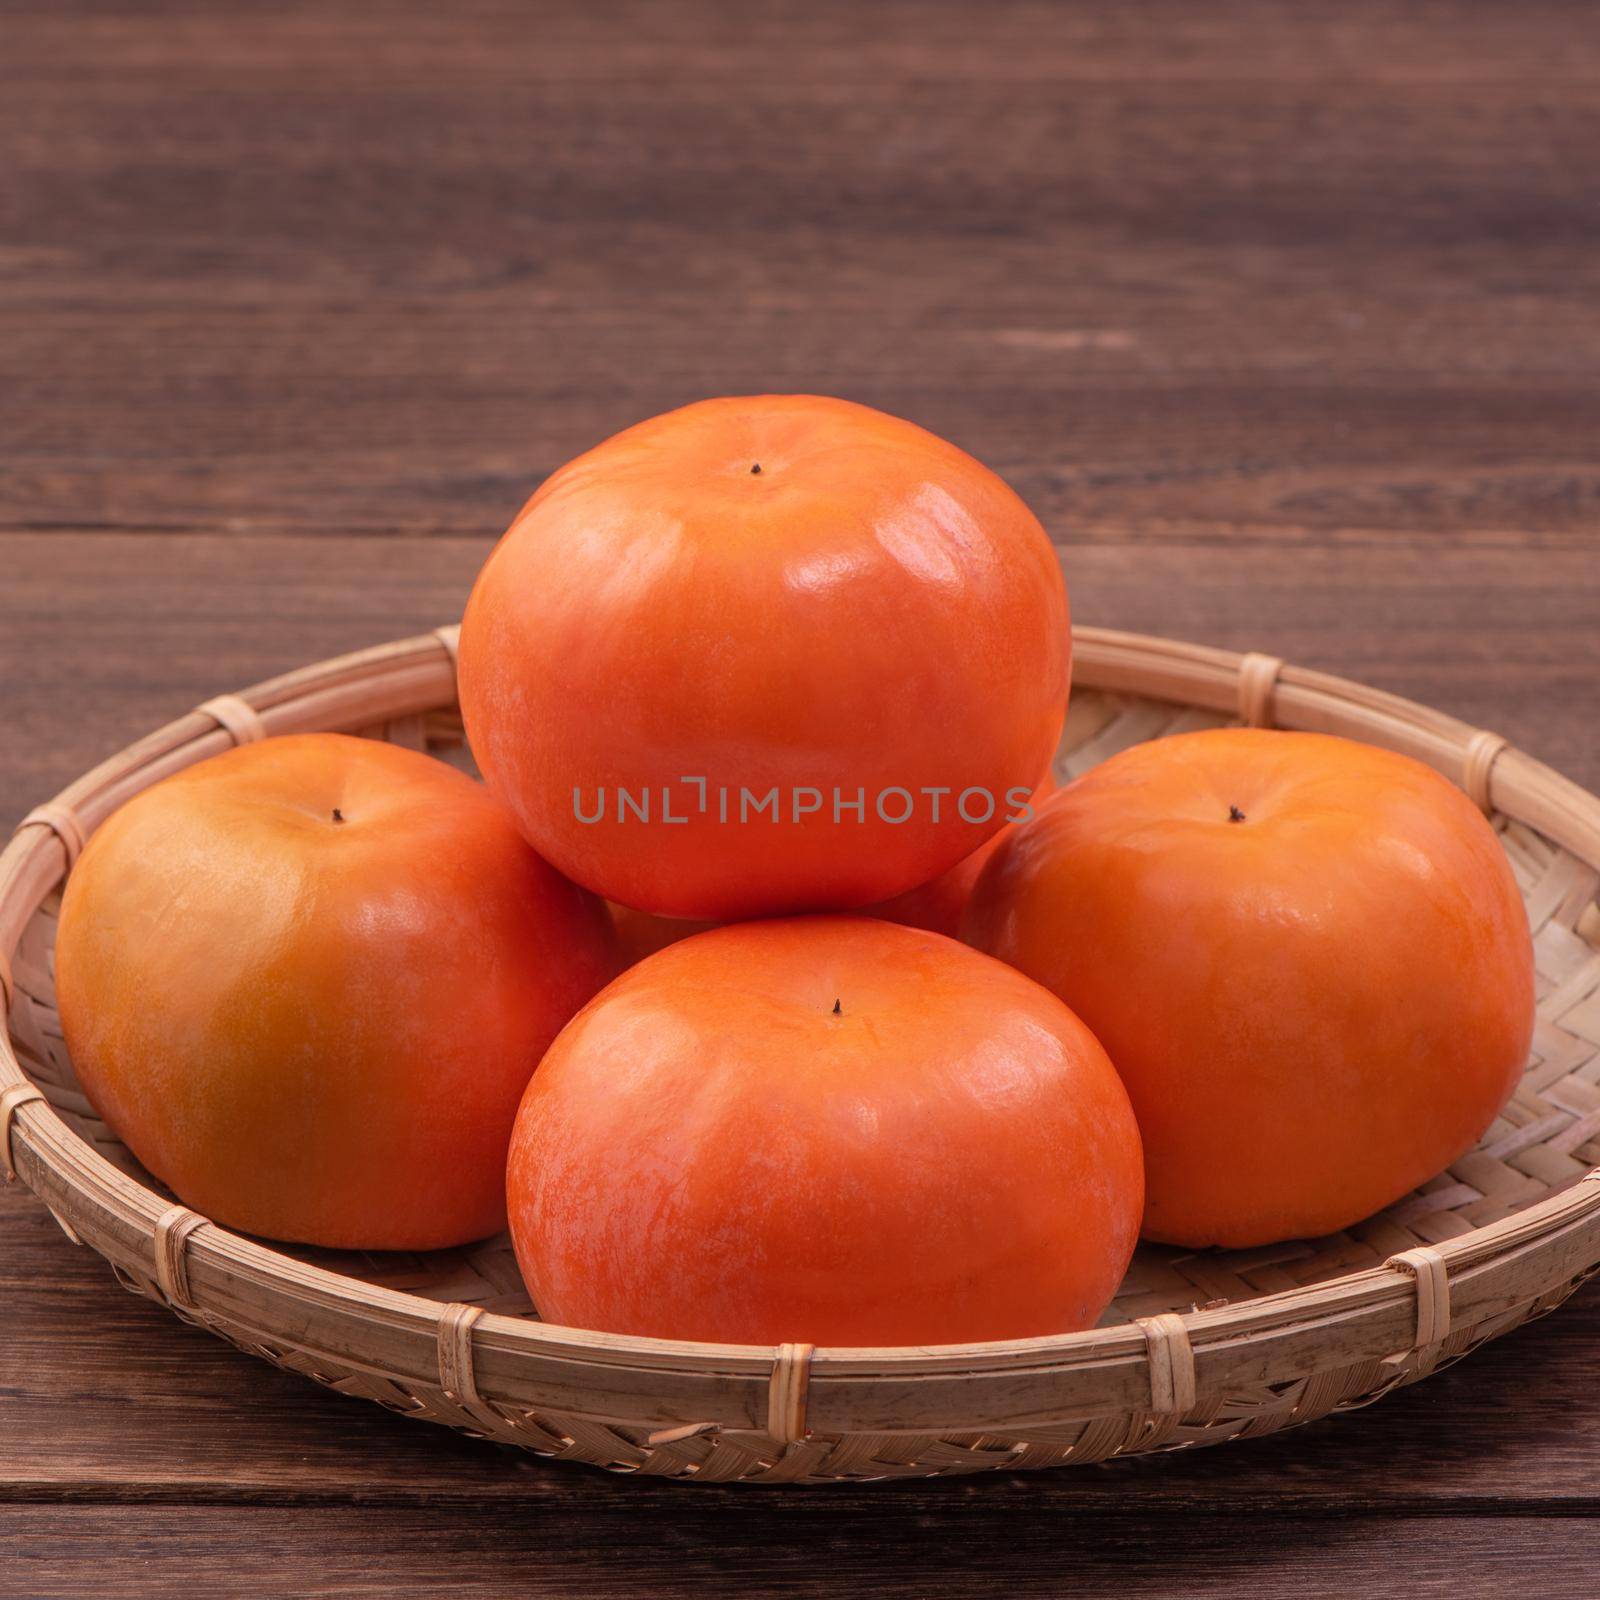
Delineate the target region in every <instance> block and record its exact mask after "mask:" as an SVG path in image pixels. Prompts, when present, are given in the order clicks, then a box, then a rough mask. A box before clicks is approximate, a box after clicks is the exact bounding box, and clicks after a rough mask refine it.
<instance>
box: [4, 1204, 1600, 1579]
mask: <svg viewBox="0 0 1600 1600" xmlns="http://www.w3.org/2000/svg"><path fill="white" fill-rule="evenodd" d="M0 1297H3V1299H4V1303H5V1313H6V1334H5V1344H4V1348H5V1370H4V1373H3V1375H0V1528H3V1527H4V1526H5V1524H6V1522H7V1520H8V1518H9V1515H10V1513H9V1512H8V1511H7V1510H6V1509H5V1505H6V1503H8V1502H9V1503H13V1504H25V1503H30V1502H33V1503H37V1502H82V1501H111V1502H117V1503H123V1502H139V1503H157V1504H159V1503H163V1502H165V1503H175V1504H195V1503H202V1502H228V1503H282V1504H293V1505H307V1506H314V1505H340V1504H356V1503H360V1504H387V1505H394V1506H438V1505H446V1504H448V1505H461V1506H465V1507H471V1506H474V1505H480V1504H486V1503H489V1502H495V1503H501V1504H506V1505H512V1504H514V1505H515V1506H516V1507H517V1508H518V1510H519V1514H520V1512H521V1511H522V1510H524V1509H525V1510H527V1511H528V1512H529V1513H530V1514H532V1513H534V1512H536V1511H537V1510H540V1509H543V1510H546V1511H550V1512H554V1511H556V1510H558V1509H563V1508H564V1509H565V1510H567V1511H571V1512H574V1513H576V1512H577V1511H578V1510H580V1509H584V1508H586V1509H587V1510H589V1511H592V1512H593V1514H594V1515H597V1516H598V1515H601V1514H603V1513H604V1514H609V1513H611V1512H614V1513H616V1514H617V1515H628V1514H634V1513H636V1514H637V1515H639V1516H641V1517H645V1518H653V1517H659V1518H670V1517H672V1516H674V1515H675V1514H676V1512H677V1511H678V1510H680V1509H681V1510H683V1511H685V1512H686V1513H692V1514H700V1513H706V1514H714V1513H713V1512H711V1510H710V1509H709V1508H720V1509H721V1510H722V1511H724V1512H731V1511H734V1510H735V1509H736V1508H745V1509H746V1510H747V1511H748V1513H749V1514H750V1515H754V1516H757V1517H761V1518H766V1517H768V1516H769V1515H780V1514H781V1513H779V1511H778V1507H779V1504H780V1502H786V1501H789V1500H791V1499H796V1498H798V1499H810V1500H812V1501H813V1502H814V1503H815V1504H817V1505H819V1506H822V1505H826V1506H827V1507H829V1508H830V1514H831V1513H841V1514H843V1513H848V1514H849V1515H852V1516H854V1515H863V1514H866V1508H870V1507H873V1506H878V1505H882V1504H885V1503H887V1504H889V1505H892V1506H893V1507H894V1510H893V1511H892V1513H891V1512H886V1513H885V1514H886V1515H893V1516H895V1517H898V1518H903V1519H906V1520H907V1521H908V1522H913V1521H916V1520H918V1519H926V1518H941V1519H942V1518H944V1517H946V1516H947V1515H949V1516H953V1515H955V1514H956V1508H957V1506H958V1505H959V1506H960V1507H961V1508H962V1510H961V1511H960V1515H961V1516H963V1517H965V1516H967V1515H969V1514H970V1506H971V1503H972V1501H973V1499H974V1496H975V1492H976V1490H975V1485H976V1483H977V1480H973V1479H946V1480H942V1481H918V1482H910V1483H904V1484H899V1485H895V1486H886V1485H868V1486H861V1487H848V1488H830V1489H827V1490H822V1491H805V1490H802V1491H793V1492H791V1493H790V1494H783V1493H777V1492H774V1493H767V1492H765V1491H753V1490H751V1489H749V1488H747V1487H739V1486H734V1487H730V1488H710V1487H706V1488H688V1487H685V1486H682V1485H675V1484H668V1483H661V1482H658V1481H654V1480H649V1479H632V1478H624V1477H617V1476H613V1475H610V1474H607V1473H603V1472H600V1471H598V1470H595V1469H592V1468H587V1467H579V1466H572V1465H567V1464H561V1463H552V1462H544V1461H539V1460H537V1459H535V1458H533V1457H530V1456H527V1455H525V1454H522V1453H519V1452H516V1451H513V1450H509V1449H503V1448H500V1447H497V1446H491V1445H485V1444H480V1443H477V1442H475V1441H473V1440H469V1439H466V1438H463V1437H460V1436H458V1435H456V1434H453V1433H451V1432H449V1431H448V1430H446V1429H443V1428H436V1427H431V1426H427V1425H423V1424H420V1423H415V1422H411V1421H408V1420H406V1419H405V1418H402V1417H398V1416H394V1415H392V1414H390V1413H388V1412H386V1411H383V1410H382V1409H380V1408H379V1407H377V1406H374V1405H370V1404H366V1403H363V1402H359V1401H354V1400H347V1399H344V1398H343V1397H341V1396H337V1395H333V1394H330V1393H328V1392H326V1391H324V1390H321V1389H318V1388H316V1387H315V1386H314V1385H312V1384H310V1383H309V1382H307V1381H306V1380H304V1379H302V1378H299V1377H296V1376H293V1375H291V1374H287V1373H283V1372H279V1371H276V1370H275V1369H273V1368H271V1367H269V1366H266V1365H265V1364H263V1363H261V1362H259V1361H256V1360H254V1359H253V1358H251V1357H249V1356H246V1355H243V1354H242V1353H240V1352H239V1351H237V1350H234V1349H233V1348H232V1347H231V1346H229V1345H226V1344H224V1343H223V1342H221V1341H220V1340H217V1339H214V1338H212V1337H211V1336H210V1335H208V1334H205V1333H203V1332H200V1331H198V1330H196V1329H193V1328H189V1327H186V1326H184V1325H183V1324H181V1323H179V1322H177V1321H176V1319H174V1318H173V1317H171V1316H170V1315H169V1314H168V1313H166V1312H164V1311H162V1310H160V1309H159V1308H158V1307H156V1306H154V1305H152V1304H150V1303H149V1302H148V1301H144V1300H140V1299H137V1298H135V1297H134V1296H132V1295H128V1294H126V1293H124V1292H123V1291H122V1290H120V1289H119V1288H118V1287H117V1286H116V1284H115V1282H114V1280H113V1279H112V1277H111V1274H110V1272H109V1269H107V1268H106V1266H105V1265H104V1263H103V1262H101V1261H100V1260H99V1258H98V1257H96V1256H94V1255H92V1254H91V1253H90V1252H88V1251H85V1250H81V1249H76V1248H74V1247H73V1246H72V1245H70V1244H69V1243H68V1242H67V1241H66V1239H65V1238H64V1237H63V1236H62V1235H61V1234H60V1233H59V1232H58V1230H57V1229H56V1225H55V1223H54V1222H53V1221H52V1220H51V1219H50V1217H49V1215H48V1214H47V1213H46V1212H45V1211H44V1210H43V1209H42V1208H41V1207H39V1206H38V1205H37V1204H35V1203H33V1202H32V1201H31V1200H30V1199H29V1198H28V1197H27V1196H25V1195H14V1194H13V1195H7V1196H6V1198H5V1201H4V1202H3V1203H0ZM1597 1434H1600V1289H1594V1288H1591V1289H1588V1290H1585V1291H1581V1292H1580V1294H1579V1295H1578V1297H1576V1298H1575V1299H1574V1300H1573V1301H1572V1302H1570V1303H1569V1304H1568V1305H1567V1306H1566V1307H1564V1308H1563V1309H1562V1310H1561V1311H1559V1312H1557V1313H1556V1314H1554V1315H1552V1316H1550V1317H1548V1318H1545V1319H1544V1320H1543V1321H1541V1322H1538V1323H1535V1324H1532V1325H1530V1326H1528V1327H1525V1328H1523V1329H1521V1330H1519V1331H1518V1332H1517V1333H1515V1334H1512V1335H1510V1336H1508V1337H1507V1338H1506V1339H1503V1340H1501V1341H1499V1342H1498V1343H1496V1344H1493V1345H1490V1346H1488V1347H1487V1348H1486V1349H1484V1350H1481V1351H1479V1352H1478V1353H1476V1354H1475V1355H1473V1356H1472V1357H1470V1358H1469V1359H1468V1360H1467V1361H1465V1362H1463V1363H1461V1364H1459V1365H1458V1366H1455V1367H1453V1368H1451V1369H1450V1370H1449V1371H1447V1372H1443V1373H1440V1374H1439V1375H1437V1376H1436V1377H1434V1378H1431V1379H1429V1380H1428V1381H1427V1382H1426V1383H1423V1384H1420V1385H1417V1386H1415V1387H1413V1388H1410V1389H1407V1390H1404V1391H1402V1392H1400V1393H1398V1394H1396V1395H1393V1396H1391V1397H1389V1398H1388V1399H1386V1400H1384V1401H1383V1402H1381V1403H1380V1404H1378V1405H1376V1406H1374V1407H1371V1408H1370V1409H1368V1410H1365V1411H1362V1412H1359V1413H1356V1414H1353V1415H1351V1416H1348V1417H1342V1418H1336V1419H1332V1420H1329V1421H1326V1422H1322V1423H1318V1424H1315V1425H1313V1426H1311V1427H1309V1428H1305V1429H1300V1430H1296V1431H1294V1432H1290V1433H1285V1434H1281V1435H1278V1436H1276V1437H1273V1438H1269V1439H1265V1440H1259V1441H1256V1442H1254V1443H1250V1444H1236V1445H1226V1446H1222V1447H1219V1448H1217V1449H1211V1450H1201V1451H1193V1452H1189V1453H1186V1454H1178V1455H1172V1456H1162V1457H1145V1458H1141V1459H1138V1460H1131V1461H1122V1462H1115V1463H1111V1464H1109V1465H1106V1466H1101V1467H1088V1468H1081V1469H1073V1468H1068V1469H1064V1470H1060V1471H1054V1472H1045V1473H1033V1474H1011V1475H1004V1476H1002V1475H999V1474H990V1475H986V1476H985V1477H984V1478H983V1479H982V1480H981V1482H982V1486H983V1487H982V1491H981V1493H978V1494H977V1498H980V1499H983V1500H992V1501H994V1502H995V1503H996V1504H998V1505H1002V1506H1005V1507H1009V1508H1010V1514H1011V1515H1019V1514H1021V1512H1022V1508H1023V1507H1024V1506H1027V1507H1029V1508H1032V1513H1033V1514H1037V1515H1039V1516H1044V1515H1046V1514H1048V1515H1050V1516H1060V1515H1063V1514H1071V1513H1073V1512H1075V1511H1077V1510H1084V1509H1092V1510H1094V1511H1096V1512H1097V1513H1119V1514H1123V1515H1127V1516H1143V1517H1147V1518H1149V1519H1150V1520H1151V1524H1152V1526H1153V1525H1154V1524H1155V1523H1156V1522H1158V1521H1159V1519H1160V1518H1162V1517H1165V1516H1169V1515H1182V1514H1185V1513H1190V1512H1205V1511H1208V1510H1213V1511H1214V1510H1217V1509H1218V1508H1220V1507H1224V1506H1226V1507H1229V1508H1231V1509H1232V1510H1233V1511H1235V1512H1238V1513H1241V1514H1243V1513H1250V1514H1263V1515H1264V1514H1281V1515H1287V1514H1294V1515H1296V1516H1300V1517H1304V1518H1315V1519H1322V1518H1342V1517H1347V1516H1352V1515H1363V1514H1376V1513H1392V1514H1397V1515H1398V1514H1400V1513H1403V1512H1427V1513H1430V1514H1447V1513H1448V1514H1453V1515H1468V1514H1476V1513H1481V1512H1484V1511H1499V1510H1505V1509H1508V1508H1510V1509H1515V1510H1517V1511H1520V1512H1523V1513H1527V1514H1536V1513H1542V1514H1558V1513H1559V1514H1565V1515H1574V1514H1582V1515H1587V1516H1600V1452H1597V1451H1596V1449H1595V1447H1594V1440H1595V1438H1596V1436H1597ZM0 1566H3V1555H0Z"/></svg>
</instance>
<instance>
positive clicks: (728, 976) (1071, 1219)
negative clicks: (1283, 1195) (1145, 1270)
mask: <svg viewBox="0 0 1600 1600" xmlns="http://www.w3.org/2000/svg"><path fill="white" fill-rule="evenodd" d="M507 1189H508V1210H509V1213H510V1219H511V1236H512V1241H513V1243H514V1245H515V1247H516V1252H517V1259H518V1261H519V1262H520V1264H521V1267H522V1271H523V1275H524V1277H525V1278H526V1280H527V1284H528V1290H529V1293H530V1294H531V1295H532V1297H533V1300H534V1303H535V1305H536V1306H537V1307H538V1308H539V1311H540V1313H541V1315H542V1316H544V1317H545V1319H546V1320H547V1321H553V1322H561V1323H568V1324H575V1325H578V1326H582V1327H589V1328H599V1329H604V1330H608V1331H611V1332H616V1333H630V1334H647V1335H657V1336H661V1337H666V1338H683V1339H708V1340H715V1341H729V1342H734V1343H755V1344H774V1343H780V1342H782V1341H785V1340H797V1341H806V1342H809V1343H813V1344H921V1343H949V1342H959V1341H963V1340H978V1339H1010V1338H1021V1337H1025V1336H1029V1335H1034V1334H1049V1333H1059V1332H1064V1331H1067V1330H1070V1329H1074V1328H1083V1327H1088V1326H1090V1325H1091V1324H1092V1323H1093V1322H1094V1321H1095V1320H1096V1318H1097V1317H1098V1316H1099V1315H1100V1313H1101V1312H1102V1311H1103V1310H1104V1309H1105V1306H1106V1304H1107V1303H1108V1301H1109V1300H1110V1298H1111V1296H1112V1294H1113V1293H1114V1292H1115V1290H1116V1288H1117V1285H1118V1283H1119V1282H1120V1281H1121V1278H1122V1274H1123V1272H1124V1270H1125V1268H1126V1267H1127V1264H1128V1259H1129V1256H1130V1254H1131V1253H1132V1250H1133V1245H1134V1239H1135V1236H1136V1235H1137V1233H1138V1226H1139V1214H1140V1207H1141V1203H1142V1199H1143V1180H1142V1166H1141V1159H1140V1150H1139V1134H1138V1130H1137V1128H1136V1127H1135V1125H1134V1120H1133V1113H1132V1111H1131V1110H1130V1108H1129V1105H1128V1097H1127V1094H1126V1092H1125V1091H1124V1089H1123V1087H1122V1084H1121V1083H1120V1081H1119V1080H1118V1078H1117V1075H1116V1072H1115V1071H1114V1069H1113V1068H1112V1066H1111V1064H1110V1062H1109V1061H1107V1059H1106V1055H1105V1052H1104V1051H1103V1050H1102V1049H1101V1048H1100V1046H1099V1044H1098V1043H1096V1041H1095V1039H1094V1036H1093V1035H1092V1034H1091V1033H1090V1032H1089V1030H1088V1029H1087V1028H1086V1027H1084V1025H1083V1024H1082V1023H1081V1022H1079V1020H1078V1019H1077V1018H1076V1017H1075V1016H1073V1014H1072V1013H1071V1012H1070V1011H1069V1010H1068V1009H1067V1008H1066V1007H1065V1006H1064V1005H1063V1004H1062V1003H1061V1002H1060V1001H1059V1000H1057V999H1056V998H1055V996H1054V995H1052V994H1050V993H1048V992H1047V991H1046V990H1044V989H1042V988H1040V987H1039V986H1038V985H1037V984H1035V983H1033V982H1031V981H1030V980H1029V979H1027V978H1024V977H1023V976H1022V975H1021V974H1020V973H1018V972H1015V971H1013V970H1012V969H1011V968H1009V967H1006V966H1003V965H1001V964H1000V963H999V962H997V961H991V960H990V959H989V958H988V957H986V956H982V955H979V954H978V953H977V952H976V951H973V950H970V949H968V948H967V947H966V946H964V945H961V944H958V943H956V942H955V941H954V940H951V939H946V938H944V937H943V936H942V935H940V934H935V933H927V932H924V931H921V930H917V929H910V928H903V927H898V926H896V925H895V924H893V923H888V922H880V921H876V920H873V919H869V918H864V917H799V918H782V919H776V920H772V921H765V922H746V923H740V924H737V925H735V926H731V927H726V928H718V929H715V930H713V931H712V932H710V933H702V934H698V935H696V936H695V937H694V938H691V939H685V940H683V941H682V942H681V943H678V944H674V945H671V946H670V947H668V948H667V949H665V950H662V951H660V952H658V953H657V954H655V955H653V956H651V957H649V958H648V959H646V960H645V961H642V962H641V963H640V964H639V965H638V966H636V967H633V968H631V969H630V970H629V971H627V972H625V973H623V975H622V976H621V977H620V978H618V979H617V980H616V981H615V982H614V983H612V984H611V985H610V987H609V988H607V989H605V990H604V991H603V992H602V993H601V994H600V995H599V996H598V997H597V998H596V999H595V1000H594V1001H592V1002H591V1003H590V1004H589V1005H588V1006H587V1007H586V1008H585V1009H584V1010H583V1011H581V1012H580V1013H579V1014H578V1016H577V1017H576V1018H574V1019H573V1021H572V1022H571V1023H569V1024H568V1026H567V1027H566V1029H565V1030H564V1031H563V1032H562V1034H561V1036H560V1037H559V1038H558V1039H557V1040H556V1042H555V1044H554V1045H552V1046H551V1048H550V1051H549V1053H548V1054H547V1055H546V1056H545V1058H544V1060H543V1061H542V1062H541V1063H540V1066H539V1069H538V1071H537V1072H535V1074H534V1076H533V1081H532V1082H531V1083H530V1084H529V1085H528V1092H527V1094H526V1096H525V1097H524V1099H523V1102H522V1108H521V1110H520V1111H519V1112H518V1114H517V1123H516V1130H515V1133H514V1134H513V1137H512V1143H511V1157H510V1162H509V1165H508V1172H507Z"/></svg>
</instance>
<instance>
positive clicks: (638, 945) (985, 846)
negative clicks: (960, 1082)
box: [606, 774, 1056, 967]
mask: <svg viewBox="0 0 1600 1600" xmlns="http://www.w3.org/2000/svg"><path fill="white" fill-rule="evenodd" d="M1055 790H1056V785H1055V780H1054V778H1052V777H1051V776H1050V775H1049V774H1046V775H1045V776H1044V777H1043V778H1042V779H1041V780H1040V781H1039V784H1038V786H1037V787H1036V788H1035V789H1034V791H1033V799H1032V801H1031V802H1030V804H1029V806H1028V809H1027V811H1026V812H1022V811H1011V812H1008V816H1011V817H1015V818H1016V819H1017V820H1016V821H1014V822H1007V824H1006V827H1008V828H1014V827H1016V826H1017V825H1018V823H1020V822H1022V821H1026V820H1027V819H1028V818H1029V817H1031V816H1032V815H1033V814H1034V813H1035V812H1037V810H1038V809H1039V807H1040V806H1042V805H1043V804H1044V803H1045V801H1046V800H1047V799H1048V798H1049V797H1050V796H1051V795H1052V794H1054V793H1055ZM1005 835H1006V829H1005V828H1002V829H1001V830H1000V832H999V833H997V834H995V835H994V836H993V837H992V838H989V839H986V840H985V841H984V842H983V843H982V844H980V845H979V846H978V848H977V849H976V850H974V851H973V852H972V854H971V855H969V856H963V857H962V858H961V860H959V861H958V862H956V864H955V865H954V866H953V867H951V868H950V870H949V871H948V872H941V873H940V874H939V876H938V877H937V878H933V879H931V880H930V881H929V882H927V883H919V884H918V885H917V886H916V888H914V889H907V890H906V892H905V893H904V894H901V895H896V896H895V897H894V899H892V900H884V901H880V902H879V904H877V905H875V906H863V907H862V908H861V915H862V916H864V917H882V918H883V920H884V921H885V922H899V923H903V924H904V925H905V926H906V927H908V928H925V929H927V931H928V932H929V933H942V934H944V935H945V936H946V938H950V939H954V938H956V937H957V936H958V935H959V934H960V932H961V913H962V912H963V911H964V910H965V909H966V905H967V900H968V898H969V897H970V896H971V894H972V886H973V885H974V884H975V883H976V882H977V881H978V874H979V873H980V872H982V871H983V868H984V864H985V863H986V862H987V861H988V859H989V857H990V856H991V855H992V854H993V853H994V849H995V846H996V845H998V844H999V843H1000V841H1001V840H1002V839H1003V838H1005ZM606 909H607V910H608V911H609V912H610V913H611V921H612V924H613V925H614V926H615V928H616V930H617V946H618V954H619V956H620V958H621V962H622V965H623V966H624V967H631V966H633V964H634V963H635V962H638V961H643V960H644V958H645V957H646V956H650V955H654V954H655V953H656V951H657V950H665V949H666V947H667V946H668V945H669V944H676V943H677V942H678V941H679V940H680V939H690V938H693V937H694V935H695V934H697V933H705V932H706V931H707V930H708V929H710V928H720V927H722V926H723V924H722V923H720V922H698V921H695V920H693V919H690V918H680V917H658V916H655V915H653V914H652V913H650V912H648V911H635V910H634V909H633V908H632V907H631V906H623V905H618V904H616V903H615V902H614V901H612V902H609V903H608V904H607V906H606Z"/></svg>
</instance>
